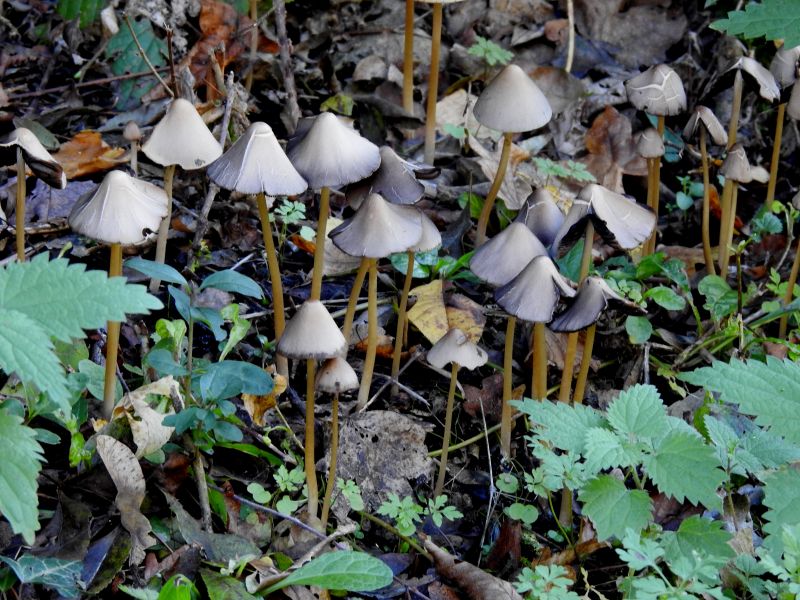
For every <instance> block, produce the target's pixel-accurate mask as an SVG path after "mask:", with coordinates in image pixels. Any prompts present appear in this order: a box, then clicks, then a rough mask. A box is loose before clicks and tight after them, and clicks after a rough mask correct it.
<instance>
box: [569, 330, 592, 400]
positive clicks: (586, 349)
mask: <svg viewBox="0 0 800 600" xmlns="http://www.w3.org/2000/svg"><path fill="white" fill-rule="evenodd" d="M596 331H597V325H596V324H594V323H593V324H592V325H590V326H589V328H588V329H587V330H586V338H585V340H584V342H583V356H582V357H581V370H580V371H579V372H578V378H577V379H576V380H575V393H574V394H573V396H572V399H573V402H574V403H575V404H582V403H583V396H584V393H585V392H586V380H587V379H588V377H589V365H590V364H591V362H592V348H593V347H594V334H595V332H596Z"/></svg>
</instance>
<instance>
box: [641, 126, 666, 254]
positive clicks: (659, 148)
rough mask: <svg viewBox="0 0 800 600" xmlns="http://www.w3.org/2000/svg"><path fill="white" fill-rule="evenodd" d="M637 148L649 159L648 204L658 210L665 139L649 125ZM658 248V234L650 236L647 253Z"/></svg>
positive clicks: (646, 248) (642, 134)
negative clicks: (660, 166) (660, 172)
mask: <svg viewBox="0 0 800 600" xmlns="http://www.w3.org/2000/svg"><path fill="white" fill-rule="evenodd" d="M636 150H637V152H638V153H639V156H641V157H642V158H644V159H645V160H646V161H647V206H649V207H650V208H652V209H653V211H655V212H657V211H658V192H659V190H658V186H659V185H661V182H660V181H659V179H660V175H659V164H660V161H661V157H662V156H664V141H663V140H662V139H661V135H660V134H659V133H658V130H657V129H655V128H653V127H649V128H647V129H645V130H644V131H642V132H641V133H640V134H639V137H638V140H637V142H636ZM655 248H656V234H655V232H653V235H652V236H650V239H649V240H647V243H646V245H645V254H652V253H653V252H654V251H655Z"/></svg>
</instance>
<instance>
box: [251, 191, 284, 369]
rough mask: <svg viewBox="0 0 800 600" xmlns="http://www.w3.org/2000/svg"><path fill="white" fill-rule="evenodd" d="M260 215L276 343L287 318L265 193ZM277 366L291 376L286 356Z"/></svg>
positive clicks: (277, 359) (277, 357)
mask: <svg viewBox="0 0 800 600" xmlns="http://www.w3.org/2000/svg"><path fill="white" fill-rule="evenodd" d="M257 199H258V215H259V217H260V218H261V235H262V236H263V238H264V247H265V248H266V250H267V267H268V268H269V281H270V285H271V286H272V307H273V315H274V317H273V318H274V322H275V342H277V341H278V340H279V339H281V336H282V335H283V330H284V328H285V327H286V317H285V315H284V314H283V311H284V309H283V283H282V282H281V269H280V265H279V264H278V254H277V252H276V251H275V241H274V240H273V239H272V225H271V224H270V222H269V210H268V208H267V197H266V196H265V195H264V193H263V192H262V193H260V194H258V197H257ZM275 364H276V366H277V369H278V374H279V375H282V376H283V377H288V376H289V361H288V360H287V359H286V357H285V356H281V355H280V354H276V355H275Z"/></svg>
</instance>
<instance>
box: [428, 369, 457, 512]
mask: <svg viewBox="0 0 800 600" xmlns="http://www.w3.org/2000/svg"><path fill="white" fill-rule="evenodd" d="M458 368H459V367H458V363H453V364H452V366H451V370H450V391H449V392H448V394H447V408H446V409H445V414H444V435H443V436H442V455H441V457H440V458H439V475H438V476H437V477H436V486H435V487H434V488H433V497H434V498H436V497H437V496H440V495H441V494H442V490H444V479H445V476H446V474H447V454H448V452H449V451H450V430H451V428H452V427H453V403H454V402H455V398H456V383H457V382H458Z"/></svg>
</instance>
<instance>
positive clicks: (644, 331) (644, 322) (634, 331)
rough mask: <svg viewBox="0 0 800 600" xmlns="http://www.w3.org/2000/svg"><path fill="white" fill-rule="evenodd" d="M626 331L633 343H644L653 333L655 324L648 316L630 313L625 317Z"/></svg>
mask: <svg viewBox="0 0 800 600" xmlns="http://www.w3.org/2000/svg"><path fill="white" fill-rule="evenodd" d="M625 331H626V332H627V333H628V338H630V340H631V344H644V343H645V342H646V341H647V340H649V339H650V336H651V335H653V326H652V325H651V324H650V321H649V319H648V318H647V317H637V316H634V315H629V316H628V317H627V318H626V319H625Z"/></svg>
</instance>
